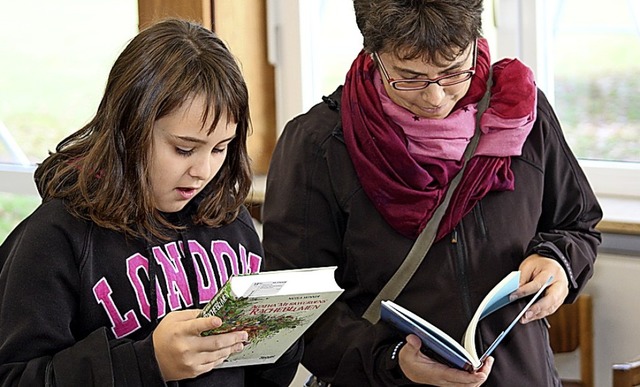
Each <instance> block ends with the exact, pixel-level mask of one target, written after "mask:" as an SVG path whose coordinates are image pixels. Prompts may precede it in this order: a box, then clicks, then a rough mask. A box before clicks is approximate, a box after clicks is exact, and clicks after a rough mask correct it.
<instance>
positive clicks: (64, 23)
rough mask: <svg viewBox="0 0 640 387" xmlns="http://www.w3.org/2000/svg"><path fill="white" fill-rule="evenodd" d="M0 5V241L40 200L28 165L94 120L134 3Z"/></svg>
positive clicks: (30, 0) (3, 0) (81, 0)
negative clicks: (27, 196) (28, 196)
mask: <svg viewBox="0 0 640 387" xmlns="http://www.w3.org/2000/svg"><path fill="white" fill-rule="evenodd" d="M0 9H2V12H0V68H1V69H2V71H1V72H0V93H1V95H2V97H1V99H0V191H1V192H4V193H8V194H7V195H4V194H3V195H1V196H0V219H2V221H3V222H4V223H3V224H2V225H0V241H1V240H3V239H4V236H5V235H6V230H8V229H11V228H12V227H13V226H14V225H15V223H16V222H17V221H18V220H20V219H22V217H23V216H21V215H23V214H28V213H29V212H31V210H32V209H33V208H35V206H36V205H37V203H38V198H37V193H36V190H35V186H34V184H33V181H32V177H31V173H32V171H33V168H34V165H35V164H36V163H38V162H40V161H41V160H42V159H44V157H46V155H47V152H48V151H49V150H53V149H54V148H55V146H56V144H57V143H58V142H59V141H60V140H62V139H63V138H64V137H65V136H66V135H68V134H70V133H71V132H73V131H74V130H77V129H79V128H80V127H82V126H83V125H84V124H85V123H86V122H87V121H88V120H89V119H90V118H91V117H92V115H93V113H94V112H95V109H96V108H97V107H98V104H99V102H100V98H101V96H102V92H103V90H104V85H105V82H106V79H107V75H108V72H109V69H110V68H111V65H112V64H113V62H114V61H115V58H116V57H117V55H118V54H119V53H120V51H121V50H122V49H123V48H124V46H125V45H126V43H127V42H128V40H129V39H131V38H132V37H133V36H134V35H135V33H136V32H137V30H138V13H137V2H136V1H134V0H92V1H86V0H58V1H55V2H50V1H45V0H20V1H13V0H0ZM24 195H31V196H32V197H31V199H24V198H23V197H22V196H24ZM23 199H24V200H23ZM16 214H18V215H16ZM5 220H6V222H5Z"/></svg>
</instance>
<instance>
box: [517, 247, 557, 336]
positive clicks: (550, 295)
mask: <svg viewBox="0 0 640 387" xmlns="http://www.w3.org/2000/svg"><path fill="white" fill-rule="evenodd" d="M520 271H521V276H520V287H519V288H518V290H516V291H515V292H514V293H513V295H512V297H516V298H520V297H525V296H528V295H530V294H533V293H535V292H537V291H538V290H539V289H540V288H541V287H542V286H543V285H544V283H545V282H547V280H548V279H549V277H550V276H553V280H552V281H551V285H549V287H548V288H547V289H546V290H545V291H544V294H543V296H542V297H540V298H539V299H538V300H537V301H536V302H535V303H534V304H533V305H531V307H530V308H529V310H528V311H527V312H526V313H525V314H524V316H522V319H521V320H520V322H522V323H523V324H526V323H528V322H531V321H534V320H539V319H541V318H543V317H546V316H548V315H550V314H552V313H553V312H555V311H556V310H557V309H558V308H559V307H560V305H562V303H563V302H564V299H565V298H567V295H568V294H569V280H568V279H567V274H566V273H565V271H564V269H563V268H562V266H561V265H560V263H558V261H556V260H555V259H551V258H546V257H543V256H541V255H538V254H532V255H530V256H528V257H527V258H526V259H525V260H524V261H522V263H521V264H520Z"/></svg>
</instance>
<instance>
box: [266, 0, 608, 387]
mask: <svg viewBox="0 0 640 387" xmlns="http://www.w3.org/2000/svg"><path fill="white" fill-rule="evenodd" d="M354 8H355V12H356V21H357V23H358V27H359V29H360V31H361V33H362V35H363V38H364V49H363V51H362V52H361V53H360V54H359V55H358V56H357V57H356V59H355V60H354V62H353V64H352V67H351V69H350V70H349V72H348V73H347V76H346V80H345V84H344V87H339V88H338V89H337V90H336V91H335V92H334V93H333V94H332V95H330V96H328V97H325V98H324V102H323V103H320V104H318V105H316V106H315V107H313V108H312V109H311V110H310V111H309V112H307V113H306V114H303V115H301V116H299V117H296V118H294V119H293V120H292V121H291V122H289V123H288V124H287V126H286V128H285V130H284V132H283V134H282V136H281V138H280V139H279V143H278V145H277V148H276V150H275V152H274V155H273V159H272V164H271V166H270V169H269V175H268V180H267V190H266V200H265V204H264V212H263V220H264V226H263V232H264V239H263V244H264V247H265V254H266V257H267V259H268V261H269V262H270V264H269V266H268V267H269V269H276V268H277V269H283V268H290V267H312V266H328V265H337V266H338V270H337V274H336V276H337V281H338V283H339V285H340V286H341V287H343V288H344V289H345V292H344V293H343V296H342V297H341V298H340V299H339V300H338V302H337V303H336V304H334V305H333V306H332V307H331V308H330V309H329V311H328V312H327V313H325V314H324V315H323V316H322V317H321V318H320V319H319V321H318V322H317V323H316V324H315V325H314V326H313V327H312V328H311V330H309V331H308V333H307V334H306V335H305V355H304V358H303V364H304V365H305V366H306V367H307V368H308V369H309V370H310V371H311V372H313V373H314V374H315V375H316V376H317V377H318V378H319V379H321V380H322V381H324V382H330V383H332V385H335V386H356V385H371V386H393V385H404V384H414V383H418V384H432V385H480V384H483V383H484V385H490V386H500V385H502V386H510V385H513V383H514V381H515V380H517V383H518V384H519V385H522V386H554V385H555V386H559V385H560V382H559V378H558V375H557V372H556V371H555V368H554V366H553V355H552V352H551V349H550V347H549V344H548V338H547V327H546V325H545V323H544V317H545V316H547V315H549V314H551V313H553V312H554V311H555V310H556V309H557V308H558V307H559V306H560V305H561V304H562V303H563V302H572V301H573V300H574V299H575V298H576V296H577V295H578V294H579V293H580V291H581V290H582V289H583V287H584V285H585V284H586V282H587V280H588V279H589V278H590V277H591V276H592V274H593V265H594V260H595V257H596V248H597V246H598V244H599V242H600V235H599V233H598V232H597V231H596V230H595V228H594V227H595V225H596V224H597V223H598V221H599V220H600V218H601V210H600V208H599V206H598V203H597V201H596V198H595V196H594V194H593V192H592V190H591V189H590V187H589V185H588V182H587V180H586V179H585V176H584V174H583V172H582V171H581V169H580V167H579V165H578V163H577V161H576V159H575V157H574V156H573V155H572V153H571V151H570V150H569V148H568V146H567V144H566V142H565V140H564V138H563V136H562V131H561V128H560V125H559V123H558V120H557V119H556V117H555V114H554V112H553V109H552V107H551V106H550V105H549V103H548V101H547V100H546V98H545V96H544V94H543V93H542V92H541V91H540V90H537V88H536V85H535V81H534V79H533V76H532V74H531V71H530V70H529V69H528V68H526V67H525V66H524V65H523V64H522V63H520V62H519V61H517V60H503V61H500V62H498V63H496V64H494V65H493V66H490V64H491V61H490V58H489V48H488V45H487V42H486V40H485V39H483V38H482V36H481V13H482V1H481V0H471V1H469V0H448V1H444V0H432V1H401V0H374V1H369V0H354ZM490 69H491V71H490ZM489 79H490V80H491V81H492V83H493V85H492V86H491V87H490V90H491V98H490V104H489V106H488V109H487V110H486V111H485V112H484V114H482V118H481V119H480V129H481V133H480V139H479V144H478V147H477V149H476V150H475V153H474V154H473V157H472V158H471V159H470V160H469V162H468V165H467V167H466V169H465V171H464V174H463V177H462V180H461V182H460V184H459V185H458V187H457V189H456V190H455V191H454V194H453V197H452V199H451V203H450V204H449V206H448V207H447V211H446V212H445V215H444V217H443V219H442V221H441V222H440V223H439V228H438V232H437V237H436V241H435V243H434V244H433V246H432V247H431V248H430V250H429V252H428V253H427V254H426V257H425V259H424V261H423V262H422V263H421V265H420V266H419V268H418V270H417V272H416V273H415V274H414V275H413V277H412V278H411V280H410V281H409V282H408V284H407V285H406V286H405V287H404V289H403V291H402V292H401V293H400V294H399V296H398V297H397V298H396V300H395V301H396V303H398V304H400V305H402V306H404V307H405V308H408V309H410V310H411V311H413V312H415V313H417V314H418V315H420V316H422V317H424V318H425V319H427V320H428V321H429V322H431V323H433V324H434V325H436V326H437V327H440V328H441V329H443V330H444V331H445V332H446V333H448V334H449V335H450V336H452V337H454V338H457V339H461V338H462V334H463V332H464V330H465V328H466V326H467V324H468V323H469V321H470V319H471V317H472V314H473V312H474V311H475V309H476V308H477V307H478V305H479V303H480V301H481V300H482V298H483V297H484V295H485V294H486V293H487V292H488V291H489V290H490V289H491V288H492V287H493V286H494V285H495V284H496V283H497V282H498V281H499V280H500V279H502V278H503V277H504V276H505V275H506V274H508V273H509V272H511V271H513V270H520V271H521V280H520V287H519V289H518V290H517V291H516V292H515V293H514V294H513V297H514V298H518V300H517V301H515V302H513V303H512V304H510V305H508V306H507V307H505V308H503V309H501V310H499V311H497V312H494V313H493V314H492V315H490V316H489V317H487V318H485V319H484V320H482V321H481V322H480V325H479V331H480V335H479V338H478V339H477V343H476V344H477V346H478V348H479V351H480V352H484V350H485V349H486V348H487V346H488V345H489V344H491V342H492V341H493V339H494V338H495V337H496V336H497V335H498V334H500V332H501V330H502V329H504V328H505V327H506V326H507V325H508V324H509V322H510V320H511V319H513V317H514V316H515V315H516V313H517V311H519V310H520V309H522V308H523V306H524V305H525V303H526V301H527V299H526V298H525V297H526V296H528V295H531V294H533V293H535V292H536V291H537V290H538V289H540V288H541V287H542V286H543V284H544V283H545V282H546V280H547V279H548V278H549V277H553V281H552V283H551V285H550V286H549V287H548V288H547V289H546V290H545V292H544V296H543V297H542V298H540V299H539V300H538V301H537V302H536V303H535V304H534V305H533V306H532V307H531V309H530V310H529V311H528V312H527V313H526V314H525V316H524V317H523V318H522V320H521V323H522V324H520V325H519V326H517V327H516V328H515V329H514V330H513V331H511V332H510V334H509V336H508V338H507V339H506V340H505V341H503V342H502V344H500V346H498V348H497V349H496V350H495V352H494V353H493V357H494V359H495V362H494V359H489V360H488V361H487V362H485V364H484V366H483V367H482V368H480V369H479V370H477V371H476V372H472V373H469V372H466V371H462V370H458V369H454V368H450V367H448V366H446V365H444V364H441V363H439V362H437V361H435V360H434V359H431V358H429V357H428V356H426V355H423V354H422V353H421V352H420V347H421V345H420V344H421V343H420V341H419V340H418V339H417V337H416V336H413V335H409V336H407V337H403V335H401V334H399V333H398V332H397V331H396V330H394V329H393V328H392V327H391V326H389V325H387V324H385V323H383V322H378V323H375V324H372V323H370V322H369V321H367V320H365V319H363V318H362V317H361V316H362V314H363V313H364V311H365V310H366V309H367V307H368V306H369V304H370V303H371V302H372V301H373V299H374V298H375V296H376V295H377V294H378V293H379V292H380V290H381V289H382V287H383V286H384V285H385V283H387V281H389V279H390V278H391V277H392V275H393V273H394V272H395V271H396V269H397V268H398V267H399V266H400V264H401V262H402V261H403V259H404V258H405V256H406V255H407V252H408V251H409V250H410V248H411V246H412V244H413V242H414V241H415V239H416V238H417V236H418V235H419V234H420V232H421V231H422V230H423V229H424V227H425V225H426V223H427V222H428V221H429V220H430V219H431V218H432V216H433V213H434V210H435V208H436V207H437V205H438V204H440V203H441V202H442V198H443V197H444V195H445V192H446V190H447V188H448V187H449V185H450V183H451V181H452V179H453V178H454V176H456V174H457V173H458V172H459V171H460V170H461V168H462V164H463V162H462V160H463V153H464V151H465V149H466V147H467V145H468V144H469V142H470V139H471V138H472V137H473V134H474V130H475V125H476V118H475V113H476V111H477V109H478V102H479V101H480V99H481V98H482V97H483V95H484V94H485V91H486V89H487V81H488V80H489Z"/></svg>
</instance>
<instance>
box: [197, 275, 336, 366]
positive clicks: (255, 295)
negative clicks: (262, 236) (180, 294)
mask: <svg viewBox="0 0 640 387" xmlns="http://www.w3.org/2000/svg"><path fill="white" fill-rule="evenodd" d="M335 269H336V267H335V266H331V267H321V268H311V269H293V270H280V271H268V272H262V273H255V274H246V275H237V276H231V277H230V278H229V280H228V281H227V282H226V283H225V284H224V286H223V287H222V288H221V289H220V290H219V291H218V293H217V294H216V295H215V296H214V297H213V298H212V299H211V300H210V301H209V302H208V303H207V305H205V306H204V308H203V309H202V312H201V313H200V317H207V316H214V315H215V316H218V317H220V318H221V319H222V325H221V326H220V327H218V328H215V329H211V330H208V331H205V332H202V333H201V335H202V336H208V335H212V334H219V333H226V332H233V331H246V332H247V333H248V334H249V339H248V342H247V343H245V347H244V349H243V350H242V352H239V353H234V354H232V355H231V356H229V358H228V359H227V360H225V362H224V363H222V365H220V366H219V368H226V367H238V366H249V365H256V364H268V363H273V362H275V361H276V360H278V358H280V356H282V354H283V353H285V352H286V350H287V349H289V347H291V345H292V344H293V343H294V342H295V341H296V340H298V339H299V338H300V337H301V336H302V334H303V333H304V332H305V331H306V330H307V329H308V328H309V327H310V326H311V324H312V323H313V322H314V321H315V320H316V319H317V318H318V317H320V315H321V314H322V313H324V311H325V310H327V308H328V307H329V306H330V305H331V304H332V303H333V302H334V301H335V300H336V299H337V298H338V296H339V295H340V294H341V293H342V291H343V289H341V288H340V287H339V286H338V285H337V284H336V282H335V278H334V273H335Z"/></svg>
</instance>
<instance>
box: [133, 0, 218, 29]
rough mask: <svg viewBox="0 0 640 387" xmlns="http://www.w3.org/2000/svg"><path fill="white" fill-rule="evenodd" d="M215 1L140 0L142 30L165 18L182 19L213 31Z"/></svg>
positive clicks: (139, 21) (139, 18)
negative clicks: (213, 3)
mask: <svg viewBox="0 0 640 387" xmlns="http://www.w3.org/2000/svg"><path fill="white" fill-rule="evenodd" d="M212 1H213V0H138V23H139V24H138V25H139V27H140V29H142V28H144V27H146V26H148V25H149V24H151V23H153V22H154V21H156V20H159V19H163V18H165V17H180V18H184V19H188V20H193V21H196V22H199V23H201V24H202V25H203V26H205V27H207V28H209V29H211V26H212V14H211V11H212V6H211V2H212Z"/></svg>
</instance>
